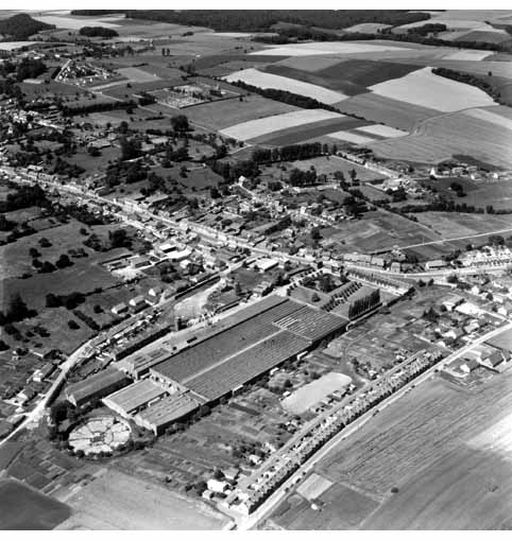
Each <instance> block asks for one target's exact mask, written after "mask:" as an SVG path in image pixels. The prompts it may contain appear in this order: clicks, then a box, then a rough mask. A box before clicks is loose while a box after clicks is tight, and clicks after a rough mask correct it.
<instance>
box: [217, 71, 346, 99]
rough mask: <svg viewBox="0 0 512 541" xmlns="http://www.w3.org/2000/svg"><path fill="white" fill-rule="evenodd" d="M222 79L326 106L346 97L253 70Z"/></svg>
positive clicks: (331, 91) (340, 93) (309, 84)
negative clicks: (272, 90) (277, 90)
mask: <svg viewBox="0 0 512 541" xmlns="http://www.w3.org/2000/svg"><path fill="white" fill-rule="evenodd" d="M224 79H225V80H226V81H229V82H237V81H242V82H244V83H247V84H249V85H252V86H256V87H258V88H277V89H279V90H286V91H288V92H292V93H293V94H300V95H301V96H307V97H309V98H313V99H315V100H317V101H319V102H321V103H326V104H332V103H336V102H339V101H341V100H342V99H344V98H345V97H346V95H345V94H343V93H342V92H335V91H334V90H329V89H327V88H324V87H322V86H319V85H318V84H311V83H308V82H302V81H301V80H298V79H294V78H290V77H286V76H281V75H275V74H273V73H267V72H263V71H259V70H257V69H255V68H249V69H244V70H240V71H236V72H234V73H231V74H230V75H227V76H226V77H224Z"/></svg>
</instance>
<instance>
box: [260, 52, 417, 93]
mask: <svg viewBox="0 0 512 541" xmlns="http://www.w3.org/2000/svg"><path fill="white" fill-rule="evenodd" d="M416 69H418V66H413V65H409V64H395V63H393V62H373V61H371V60H346V61H344V62H340V63H339V64H335V65H334V66H330V67H328V68H326V69H323V70H320V71H315V72H310V71H303V70H299V69H295V68H290V67H288V66H282V65H270V66H267V67H265V68H264V69H263V70H262V71H266V72H267V73H273V74H275V75H281V76H282V77H289V78H291V79H297V80H298V81H304V82H306V83H311V84H314V85H318V86H323V87H325V88H329V89H330V90H337V91H340V92H343V93H344V94H347V95H348V96H355V95H357V94H362V93H364V92H367V88H368V87H369V86H372V85H375V84H378V83H382V82H384V81H387V80H389V79H397V78H398V77H403V76H404V75H407V74H408V73H410V72H411V71H414V70H416Z"/></svg>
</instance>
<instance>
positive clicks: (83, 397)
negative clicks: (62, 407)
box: [66, 367, 130, 406]
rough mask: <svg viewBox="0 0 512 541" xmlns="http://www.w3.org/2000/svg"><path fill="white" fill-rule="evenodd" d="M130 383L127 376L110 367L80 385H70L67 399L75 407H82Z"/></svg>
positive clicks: (79, 383) (67, 390)
mask: <svg viewBox="0 0 512 541" xmlns="http://www.w3.org/2000/svg"><path fill="white" fill-rule="evenodd" d="M129 382H130V378H128V376H127V375H126V374H124V373H123V372H121V371H119V370H117V369H116V368H113V367H109V368H107V369H105V370H102V371H101V372H98V373H97V374H94V375H93V376H90V377H88V378H86V379H84V380H82V381H79V382H78V383H73V384H72V385H69V386H68V388H67V389H66V398H67V400H69V402H71V403H72V404H74V405H75V406H82V405H83V404H87V403H88V402H91V401H93V400H97V399H99V398H103V397H104V396H106V395H108V394H110V393H112V392H113V391H117V389H120V388H121V387H124V386H125V385H127V384H128V383H129Z"/></svg>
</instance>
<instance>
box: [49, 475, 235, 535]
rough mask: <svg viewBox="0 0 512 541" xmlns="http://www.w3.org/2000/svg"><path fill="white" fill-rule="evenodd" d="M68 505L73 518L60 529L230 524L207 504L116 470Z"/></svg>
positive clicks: (218, 526) (214, 527) (193, 527)
mask: <svg viewBox="0 0 512 541" xmlns="http://www.w3.org/2000/svg"><path fill="white" fill-rule="evenodd" d="M67 503H68V505H70V506H71V507H72V508H73V510H74V514H73V516H72V517H71V518H69V519H68V520H66V521H65V522H64V523H62V524H61V525H60V527H59V529H64V530H71V529H73V530H76V529H92V530H98V529H109V530H111V529H115V530H220V529H221V528H222V527H223V526H225V525H226V524H227V523H228V519H227V518H226V517H225V516H224V515H221V514H220V513H218V512H217V511H214V510H213V509H212V508H210V507H208V506H207V505H206V504H205V503H201V502H197V501H192V500H188V499H185V498H183V497H180V496H178V495H175V494H174V493H173V492H171V491H170V490H167V489H165V488H164V487H163V486H161V485H157V484H153V483H148V482H146V481H143V480H141V479H138V478H136V477H134V476H132V475H130V476H129V475H126V474H124V473H121V472H118V471H116V470H113V469H109V470H108V471H107V472H106V473H105V474H104V475H102V476H101V477H99V478H98V479H96V480H94V481H93V482H92V483H90V484H89V485H88V486H87V487H85V488H83V489H82V490H80V491H78V492H77V493H75V494H74V495H73V496H71V498H70V499H69V500H68V502H67Z"/></svg>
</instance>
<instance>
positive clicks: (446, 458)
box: [271, 372, 512, 529]
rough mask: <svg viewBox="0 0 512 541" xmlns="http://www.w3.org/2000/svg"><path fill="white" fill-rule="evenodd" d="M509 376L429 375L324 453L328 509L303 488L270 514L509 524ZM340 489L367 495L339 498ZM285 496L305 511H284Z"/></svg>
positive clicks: (366, 523)
mask: <svg viewBox="0 0 512 541" xmlns="http://www.w3.org/2000/svg"><path fill="white" fill-rule="evenodd" d="M511 378H512V374H511V373H509V372H505V373H503V374H500V375H494V376H489V377H488V378H486V379H485V380H483V381H482V383H481V384H480V385H478V386H476V387H473V388H472V389H463V388H461V387H457V386H455V385H454V384H450V383H448V382H447V381H444V380H442V379H440V378H436V379H431V380H429V381H428V382H426V383H423V384H421V385H420V386H419V387H417V388H415V389H413V390H412V391H411V392H410V393H409V394H407V395H406V396H404V397H402V398H400V399H399V400H398V401H397V402H395V403H394V404H392V405H391V406H389V407H388V408H386V409H385V410H384V411H382V412H380V413H379V415H378V416H377V417H375V418H374V419H372V420H370V421H369V422H368V423H367V424H366V425H365V426H364V427H363V428H361V429H360V430H359V431H358V432H356V433H354V434H352V435H350V436H348V437H347V438H346V439H344V440H342V442H341V443H340V444H339V445H337V447H336V448H335V449H334V450H333V451H331V452H330V453H329V454H328V455H327V456H326V457H325V458H324V459H322V460H321V461H320V462H319V464H318V466H317V467H316V468H315V470H316V473H317V474H319V475H320V476H322V477H323V478H325V479H328V480H330V481H331V482H333V483H334V484H333V486H331V487H330V488H329V489H328V490H327V491H326V492H324V493H323V494H322V495H321V496H320V497H319V499H320V501H321V502H325V504H326V505H325V506H323V507H322V511H321V512H320V513H318V512H315V511H311V510H310V508H309V506H306V505H304V506H302V505H301V504H302V503H303V502H302V501H301V500H300V499H299V498H300V497H299V496H298V495H297V494H296V493H295V494H293V495H292V496H291V497H290V499H289V500H288V502H285V503H284V504H283V506H282V508H281V509H279V508H278V509H277V511H276V512H275V514H274V516H273V517H271V518H272V521H273V522H276V523H277V524H278V525H282V526H284V527H290V528H294V529H301V528H305V529H310V528H316V527H318V526H317V524H318V521H319V519H317V518H316V516H315V515H317V516H318V515H320V516H321V517H322V521H323V522H325V523H326V524H328V526H326V527H328V528H340V529H343V528H354V527H360V528H361V527H362V528H364V529H502V528H505V529H509V528H510V527H511V520H512V514H511V512H510V509H509V507H508V504H507V502H508V501H509V498H510V497H511V495H512V476H511V475H510V467H509V464H510V463H509V453H510V436H509V430H508V428H507V427H509V426H510V419H511V414H512V396H511V395H510V393H509V392H508V389H509V388H510V384H511ZM361 449H364V450H365V452H364V453H362V452H361ZM392 487H397V488H398V493H397V494H392V493H391V492H390V490H391V488H392ZM333 492H334V493H336V492H337V495H338V496H340V495H341V494H343V493H345V494H346V495H347V496H348V495H349V494H350V495H352V497H353V498H356V501H357V500H358V499H361V503H365V505H354V506H352V505H351V504H350V501H351V499H352V498H341V497H340V498H338V499H337V500H334V501H333V499H332V498H331V495H332V494H333ZM292 498H295V500H294V503H293V502H290V500H292ZM287 504H288V505H295V506H296V508H298V506H299V505H301V507H300V509H301V510H303V512H301V513H300V514H298V513H293V514H290V513H286V505H287ZM292 517H294V518H295V520H293V522H292V523H291V524H289V521H290V519H291V518H292ZM297 517H299V518H297Z"/></svg>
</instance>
